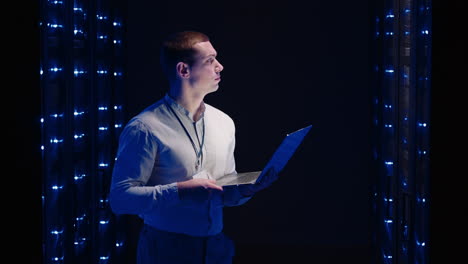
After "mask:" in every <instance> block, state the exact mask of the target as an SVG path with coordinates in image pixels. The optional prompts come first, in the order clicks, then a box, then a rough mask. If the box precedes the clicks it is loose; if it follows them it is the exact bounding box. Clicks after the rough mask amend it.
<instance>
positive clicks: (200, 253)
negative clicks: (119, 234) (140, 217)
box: [137, 225, 234, 264]
mask: <svg viewBox="0 0 468 264" xmlns="http://www.w3.org/2000/svg"><path fill="white" fill-rule="evenodd" d="M233 256H234V243H233V241H232V240H231V239H229V238H228V237H227V236H225V235H224V234H223V233H219V234H217V235H214V236H209V237H193V236H189V235H185V234H177V233H171V232H166V231H162V230H158V229H156V228H153V227H150V226H148V225H144V226H143V228H142V230H141V232H140V238H139V241H138V250H137V263H138V264H231V263H232V258H233Z"/></svg>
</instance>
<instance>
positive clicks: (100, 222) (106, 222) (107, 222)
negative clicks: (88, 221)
mask: <svg viewBox="0 0 468 264" xmlns="http://www.w3.org/2000/svg"><path fill="white" fill-rule="evenodd" d="M99 224H100V225H107V224H109V220H101V221H99Z"/></svg>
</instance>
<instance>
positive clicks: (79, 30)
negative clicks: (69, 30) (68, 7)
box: [73, 28, 84, 35]
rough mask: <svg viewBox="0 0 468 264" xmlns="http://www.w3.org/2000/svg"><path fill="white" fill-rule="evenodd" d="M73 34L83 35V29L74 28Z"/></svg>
mask: <svg viewBox="0 0 468 264" xmlns="http://www.w3.org/2000/svg"><path fill="white" fill-rule="evenodd" d="M73 34H74V35H78V34H79V35H84V31H83V30H81V29H77V28H75V29H74V30H73Z"/></svg>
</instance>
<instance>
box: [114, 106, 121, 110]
mask: <svg viewBox="0 0 468 264" xmlns="http://www.w3.org/2000/svg"><path fill="white" fill-rule="evenodd" d="M114 110H122V106H121V105H114Z"/></svg>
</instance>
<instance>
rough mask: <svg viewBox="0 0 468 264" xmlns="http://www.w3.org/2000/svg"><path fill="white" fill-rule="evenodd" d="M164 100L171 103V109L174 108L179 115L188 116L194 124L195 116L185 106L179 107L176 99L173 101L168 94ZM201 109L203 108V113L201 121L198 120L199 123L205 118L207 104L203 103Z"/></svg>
mask: <svg viewBox="0 0 468 264" xmlns="http://www.w3.org/2000/svg"><path fill="white" fill-rule="evenodd" d="M164 99H165V100H166V102H168V103H169V105H170V106H171V107H173V109H174V110H176V111H178V112H179V113H181V114H183V115H185V116H187V117H188V118H189V119H190V120H191V121H192V122H194V114H193V113H190V111H189V110H187V109H185V108H184V107H183V106H181V105H179V104H178V103H177V102H176V101H175V100H174V99H172V97H170V96H169V94H166V95H165V96H164ZM201 107H202V108H201V111H202V113H201V117H200V119H198V120H197V122H198V121H200V120H201V119H202V118H203V117H204V116H205V109H206V107H205V102H203V101H202V102H201Z"/></svg>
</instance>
